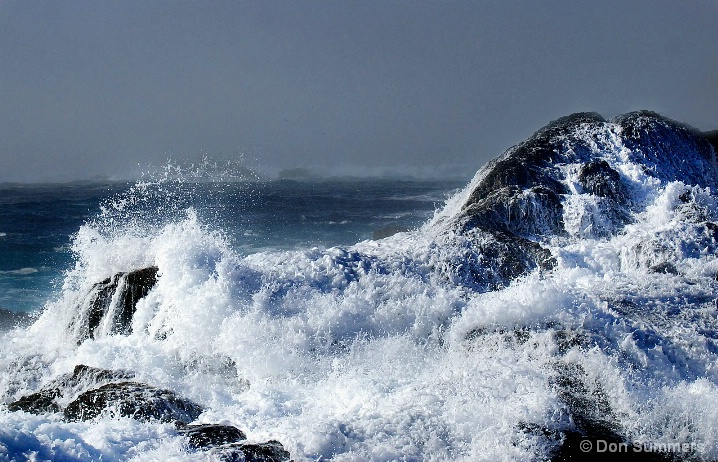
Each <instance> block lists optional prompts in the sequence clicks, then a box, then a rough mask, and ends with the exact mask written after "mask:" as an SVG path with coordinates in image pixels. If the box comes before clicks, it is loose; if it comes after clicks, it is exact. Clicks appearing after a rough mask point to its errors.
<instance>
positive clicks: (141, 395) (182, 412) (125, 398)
mask: <svg viewBox="0 0 718 462" xmlns="http://www.w3.org/2000/svg"><path fill="white" fill-rule="evenodd" d="M106 410H107V411H109V412H113V413H115V415H118V416H122V417H131V418H133V419H136V420H141V421H147V420H153V419H154V420H159V421H161V422H173V421H179V422H184V423H189V422H192V421H193V420H195V419H196V418H197V417H198V416H199V415H200V414H201V413H202V407H201V406H200V405H198V404H196V403H194V402H192V401H190V400H188V399H186V398H182V397H180V396H178V395H177V394H176V393H175V392H173V391H171V390H165V389H162V388H155V387H152V386H150V385H146V384H144V383H139V382H117V383H109V384H107V385H103V386H101V387H99V388H94V389H91V390H88V391H86V392H84V393H82V394H80V395H79V396H78V397H77V398H76V399H75V400H74V401H72V402H71V403H70V404H68V405H67V407H66V408H65V410H64V414H65V418H66V419H67V420H90V419H94V418H95V417H97V416H99V415H100V414H102V413H103V412H105V411H106Z"/></svg>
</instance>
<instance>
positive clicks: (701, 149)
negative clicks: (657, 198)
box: [612, 111, 718, 187]
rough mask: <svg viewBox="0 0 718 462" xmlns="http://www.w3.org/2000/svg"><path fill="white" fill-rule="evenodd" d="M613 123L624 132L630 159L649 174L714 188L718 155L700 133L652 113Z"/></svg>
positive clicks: (717, 175) (619, 117)
mask: <svg viewBox="0 0 718 462" xmlns="http://www.w3.org/2000/svg"><path fill="white" fill-rule="evenodd" d="M612 122H613V123H616V124H618V125H619V126H620V127H621V129H622V131H621V139H622V141H623V145H624V146H625V147H626V148H627V149H628V158H629V159H630V160H632V161H634V162H636V163H639V164H641V165H643V167H644V170H645V171H646V173H648V174H650V175H652V176H655V177H656V178H658V179H660V180H661V181H675V180H678V181H682V182H684V183H686V184H691V185H700V186H703V187H706V186H715V184H716V180H717V179H718V169H717V166H716V159H715V153H714V151H713V147H712V146H711V144H710V142H709V140H708V139H706V137H705V136H704V135H703V134H702V133H700V132H699V131H697V130H695V129H693V128H691V127H688V126H686V125H683V124H680V123H678V122H676V121H674V120H671V119H668V118H666V117H663V116H661V115H659V114H656V113H655V112H650V111H638V112H630V113H628V114H624V115H622V116H618V117H616V118H614V119H613V120H612Z"/></svg>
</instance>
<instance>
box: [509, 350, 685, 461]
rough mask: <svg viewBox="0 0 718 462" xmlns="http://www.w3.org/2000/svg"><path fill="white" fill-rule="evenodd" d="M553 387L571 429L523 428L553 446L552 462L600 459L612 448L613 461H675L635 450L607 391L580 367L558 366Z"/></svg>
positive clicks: (533, 426) (659, 454)
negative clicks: (609, 400)
mask: <svg viewBox="0 0 718 462" xmlns="http://www.w3.org/2000/svg"><path fill="white" fill-rule="evenodd" d="M552 384H553V386H554V387H555V388H556V391H557V393H558V396H559V398H560V399H561V400H562V401H563V402H564V404H565V405H566V408H567V411H568V413H569V416H570V423H571V426H570V427H568V428H553V429H548V428H546V427H542V426H537V425H525V424H523V425H520V427H521V428H522V430H523V431H525V432H527V433H532V434H534V435H536V436H542V437H544V438H546V439H547V440H548V441H550V442H552V443H553V446H554V447H555V450H554V451H553V454H551V459H550V460H551V461H552V462H565V461H574V460H586V458H592V457H591V456H593V458H595V457H596V456H599V457H601V456H604V455H605V454H609V453H608V452H606V450H607V449H608V447H609V445H612V446H611V447H613V448H616V450H617V451H616V452H610V457H611V460H627V461H629V460H630V461H633V460H635V461H667V460H672V459H671V458H670V457H669V455H667V454H664V453H656V452H653V453H647V452H636V451H634V450H633V447H634V445H633V442H632V441H631V440H630V439H629V438H627V437H626V436H625V434H624V433H623V430H622V428H621V427H620V425H619V424H618V423H617V419H616V417H615V415H614V413H613V411H612V409H611V406H610V404H609V402H608V399H607V397H606V394H605V392H604V391H603V390H602V389H601V387H600V386H599V385H598V384H596V383H590V382H589V380H588V377H587V375H586V373H585V371H584V370H583V368H582V367H581V366H580V365H578V364H572V363H559V364H557V365H556V375H555V376H554V378H553V380H552ZM599 445H600V446H599ZM604 446H605V447H604ZM604 449H605V450H604ZM602 450H603V451H602Z"/></svg>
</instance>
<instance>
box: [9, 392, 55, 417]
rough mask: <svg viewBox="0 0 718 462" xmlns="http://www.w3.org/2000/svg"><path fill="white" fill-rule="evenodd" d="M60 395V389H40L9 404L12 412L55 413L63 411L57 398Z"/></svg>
mask: <svg viewBox="0 0 718 462" xmlns="http://www.w3.org/2000/svg"><path fill="white" fill-rule="evenodd" d="M59 396H60V394H59V392H58V390H52V389H50V390H40V391H38V392H37V393H32V394H30V395H27V396H23V397H22V398H20V399H18V400H17V401H13V402H12V403H10V404H8V406H7V408H8V410H9V411H10V412H17V411H25V412H29V413H31V414H54V413H56V412H60V411H62V409H61V408H60V405H59V404H57V402H55V400H56V399H57V398H58V397H59Z"/></svg>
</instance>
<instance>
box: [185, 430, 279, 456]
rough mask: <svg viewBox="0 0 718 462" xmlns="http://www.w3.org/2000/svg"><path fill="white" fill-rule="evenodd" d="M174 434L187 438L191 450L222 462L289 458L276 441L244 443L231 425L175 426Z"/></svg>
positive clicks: (239, 431) (245, 439)
mask: <svg viewBox="0 0 718 462" xmlns="http://www.w3.org/2000/svg"><path fill="white" fill-rule="evenodd" d="M175 425H176V426H177V433H179V434H180V435H183V436H186V437H187V439H188V446H189V448H190V449H194V450H207V451H208V452H209V453H210V454H212V455H213V456H214V457H215V458H217V459H218V460H222V461H227V462H232V461H247V462H282V461H287V460H289V458H290V455H289V452H287V451H286V450H285V449H284V446H283V445H282V443H280V442H279V441H275V440H270V441H267V442H265V443H251V442H248V441H247V438H246V436H245V435H244V432H242V431H241V430H240V429H238V428H237V427H234V426H232V425H219V424H202V425H185V424H183V423H180V422H177V423H176V424H175Z"/></svg>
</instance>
